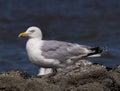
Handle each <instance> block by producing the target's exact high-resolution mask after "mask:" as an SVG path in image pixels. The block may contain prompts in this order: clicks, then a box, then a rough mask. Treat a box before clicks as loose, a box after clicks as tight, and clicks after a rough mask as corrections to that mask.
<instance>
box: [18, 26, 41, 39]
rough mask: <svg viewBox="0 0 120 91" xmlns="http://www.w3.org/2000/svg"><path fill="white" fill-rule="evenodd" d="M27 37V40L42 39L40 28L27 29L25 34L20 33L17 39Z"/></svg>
mask: <svg viewBox="0 0 120 91" xmlns="http://www.w3.org/2000/svg"><path fill="white" fill-rule="evenodd" d="M26 36H28V37H29V38H41V39H42V32H41V30H40V28H38V27H35V26H32V27H29V28H28V29H27V30H26V31H25V32H23V33H20V34H19V35H18V37H26Z"/></svg>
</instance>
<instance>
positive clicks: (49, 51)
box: [41, 41, 90, 62]
mask: <svg viewBox="0 0 120 91" xmlns="http://www.w3.org/2000/svg"><path fill="white" fill-rule="evenodd" d="M89 48H90V47H88V46H84V45H78V44H72V43H67V42H61V41H44V42H43V46H42V48H41V50H42V55H43V56H44V57H45V58H48V59H57V60H60V61H61V62H62V61H65V60H67V59H69V58H70V57H74V56H78V55H83V54H88V53H89V51H90V50H89Z"/></svg>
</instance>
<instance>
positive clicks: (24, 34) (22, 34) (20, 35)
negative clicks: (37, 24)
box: [18, 32, 28, 37]
mask: <svg viewBox="0 0 120 91" xmlns="http://www.w3.org/2000/svg"><path fill="white" fill-rule="evenodd" d="M25 36H28V34H27V33H25V32H23V33H20V34H19V35H18V37H25Z"/></svg>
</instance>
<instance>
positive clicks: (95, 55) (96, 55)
mask: <svg viewBox="0 0 120 91" xmlns="http://www.w3.org/2000/svg"><path fill="white" fill-rule="evenodd" d="M100 56H101V54H94V55H90V56H88V57H100Z"/></svg>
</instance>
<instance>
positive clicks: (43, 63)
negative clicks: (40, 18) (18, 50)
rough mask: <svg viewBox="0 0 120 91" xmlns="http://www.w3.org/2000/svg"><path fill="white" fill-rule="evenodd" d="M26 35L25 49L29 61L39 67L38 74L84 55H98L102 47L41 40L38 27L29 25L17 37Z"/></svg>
mask: <svg viewBox="0 0 120 91" xmlns="http://www.w3.org/2000/svg"><path fill="white" fill-rule="evenodd" d="M24 36H28V37H29V39H28V41H27V44H26V50H27V54H28V57H29V59H30V61H31V62H32V63H33V64H35V65H37V66H38V67H40V72H39V74H38V75H46V74H49V73H52V72H53V69H57V68H60V67H66V66H68V65H71V64H74V63H75V62H76V61H78V60H80V59H83V58H85V57H92V56H95V55H96V56H100V53H101V52H102V49H100V48H99V47H96V48H92V47H89V46H85V45H79V44H72V43H68V42H62V41H55V40H49V41H47V40H42V32H41V30H40V29H39V28H38V27H30V28H28V29H27V31H26V32H24V33H20V34H19V37H24Z"/></svg>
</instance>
